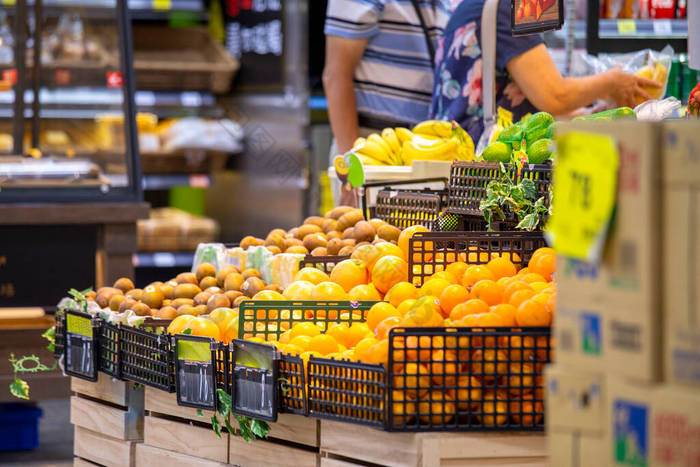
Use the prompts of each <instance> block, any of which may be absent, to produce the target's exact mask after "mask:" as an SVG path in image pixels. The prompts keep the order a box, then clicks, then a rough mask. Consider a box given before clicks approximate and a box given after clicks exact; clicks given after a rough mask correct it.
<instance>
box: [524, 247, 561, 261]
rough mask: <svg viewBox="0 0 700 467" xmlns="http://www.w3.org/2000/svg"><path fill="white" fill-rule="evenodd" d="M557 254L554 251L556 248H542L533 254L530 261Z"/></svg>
mask: <svg viewBox="0 0 700 467" xmlns="http://www.w3.org/2000/svg"><path fill="white" fill-rule="evenodd" d="M555 254H556V252H555V251H554V248H549V247H542V248H538V249H537V250H535V252H534V253H533V254H532V256H531V257H530V259H532V258H535V257H539V256H542V255H555Z"/></svg>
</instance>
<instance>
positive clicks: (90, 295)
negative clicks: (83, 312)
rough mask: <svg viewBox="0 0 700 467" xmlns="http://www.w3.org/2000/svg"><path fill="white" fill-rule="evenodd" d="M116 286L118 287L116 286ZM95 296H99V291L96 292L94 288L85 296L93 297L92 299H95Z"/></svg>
mask: <svg viewBox="0 0 700 467" xmlns="http://www.w3.org/2000/svg"><path fill="white" fill-rule="evenodd" d="M115 288H116V287H115ZM95 297H97V292H95V291H94V290H91V291H89V292H88V293H86V294H85V298H91V299H93V300H94V299H95Z"/></svg>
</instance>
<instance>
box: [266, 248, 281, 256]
mask: <svg viewBox="0 0 700 467" xmlns="http://www.w3.org/2000/svg"><path fill="white" fill-rule="evenodd" d="M265 248H267V251H269V252H270V253H272V254H273V255H278V254H280V253H282V250H280V248H279V247H278V246H266V247H265Z"/></svg>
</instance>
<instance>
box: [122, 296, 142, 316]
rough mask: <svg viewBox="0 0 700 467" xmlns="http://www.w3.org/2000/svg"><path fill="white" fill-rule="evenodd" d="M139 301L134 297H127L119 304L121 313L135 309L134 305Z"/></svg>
mask: <svg viewBox="0 0 700 467" xmlns="http://www.w3.org/2000/svg"><path fill="white" fill-rule="evenodd" d="M137 303H138V302H137V301H136V300H134V299H133V298H130V297H127V298H126V300H124V301H123V302H121V304H120V305H119V313H124V312H125V311H126V310H133V309H134V305H136V304H137Z"/></svg>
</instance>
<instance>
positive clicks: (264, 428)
mask: <svg viewBox="0 0 700 467" xmlns="http://www.w3.org/2000/svg"><path fill="white" fill-rule="evenodd" d="M250 429H251V430H252V431H253V433H255V434H256V435H257V436H258V438H267V434H268V433H269V432H270V425H268V424H267V423H266V422H264V421H263V420H256V419H253V421H252V422H251V424H250Z"/></svg>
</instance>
